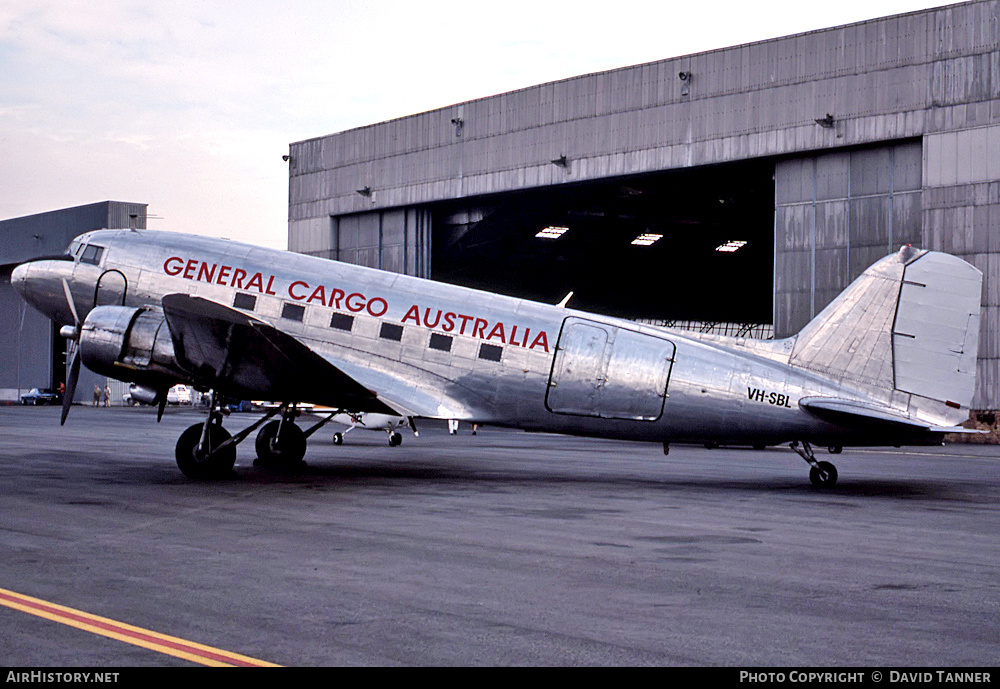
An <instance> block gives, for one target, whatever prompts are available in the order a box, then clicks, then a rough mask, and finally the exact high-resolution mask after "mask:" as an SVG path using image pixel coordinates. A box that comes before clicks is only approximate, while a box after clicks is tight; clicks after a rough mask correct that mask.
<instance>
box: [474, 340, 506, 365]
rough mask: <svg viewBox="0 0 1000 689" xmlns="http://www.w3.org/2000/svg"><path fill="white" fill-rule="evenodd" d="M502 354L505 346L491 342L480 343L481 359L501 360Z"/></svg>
mask: <svg viewBox="0 0 1000 689" xmlns="http://www.w3.org/2000/svg"><path fill="white" fill-rule="evenodd" d="M502 354H503V347H499V346H497V345H491V344H481V345H479V358H480V359H486V360H487V361H500V356H501V355H502Z"/></svg>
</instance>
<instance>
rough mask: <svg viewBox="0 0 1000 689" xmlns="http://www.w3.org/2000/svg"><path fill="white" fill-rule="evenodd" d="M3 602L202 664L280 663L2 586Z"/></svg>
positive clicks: (245, 665) (264, 665) (257, 664)
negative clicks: (119, 620) (226, 649)
mask: <svg viewBox="0 0 1000 689" xmlns="http://www.w3.org/2000/svg"><path fill="white" fill-rule="evenodd" d="M0 605H5V606H6V607H8V608H13V609H14V610H20V611H21V612H26V613H28V614H30V615H35V616H37V617H42V618H45V619H47V620H52V621H53V622H59V623H60V624H65V625H69V626H70V627H76V628H77V629H82V630H84V631H87V632H91V633H93V634H100V635H101V636H106V637H108V638H111V639H117V640H118V641H124V642H125V643H127V644H133V645H135V646H142V647H143V648H148V649H150V650H153V651H157V652H159V653H164V654H166V655H171V656H174V657H175V658H183V659H184V660H190V661H191V662H194V663H200V664H202V665H209V666H212V667H280V666H278V665H275V664H274V663H268V662H266V661H263V660H257V659H256V658H250V657H248V656H244V655H240V654H238V653H230V652H229V651H223V650H221V649H218V648H212V647H211V646H203V645H202V644H197V643H194V642H193V641H185V640H184V639H178V638H177V637H174V636H167V635H166V634H160V633H159V632H153V631H150V630H148V629H142V628H141V627H133V626H132V625H130V624H125V623H124V622H116V621H115V620H110V619H108V618H106V617H98V616H97V615H91V614H90V613H87V612H83V611H81V610H74V609H73V608H67V607H65V606H63V605H57V604H55V603H49V602H48V601H44V600H41V599H39V598H32V597H31V596H25V595H23V594H20V593H15V592H14V591H8V590H7V589H2V588H0Z"/></svg>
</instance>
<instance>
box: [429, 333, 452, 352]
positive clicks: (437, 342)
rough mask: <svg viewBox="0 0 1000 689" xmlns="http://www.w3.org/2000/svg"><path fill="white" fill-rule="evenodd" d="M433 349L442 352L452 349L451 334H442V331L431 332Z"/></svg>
mask: <svg viewBox="0 0 1000 689" xmlns="http://www.w3.org/2000/svg"><path fill="white" fill-rule="evenodd" d="M430 347H431V349H437V350H440V351H442V352H450V351H451V337H450V336H449V335H442V334H441V333H431V344H430Z"/></svg>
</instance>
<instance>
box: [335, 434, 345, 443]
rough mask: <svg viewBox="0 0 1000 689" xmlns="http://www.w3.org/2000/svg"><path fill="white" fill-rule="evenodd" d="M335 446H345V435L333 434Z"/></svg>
mask: <svg viewBox="0 0 1000 689" xmlns="http://www.w3.org/2000/svg"><path fill="white" fill-rule="evenodd" d="M333 444H334V445H343V444H344V434H343V433H334V434H333Z"/></svg>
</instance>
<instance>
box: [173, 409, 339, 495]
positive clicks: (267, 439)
mask: <svg viewBox="0 0 1000 689" xmlns="http://www.w3.org/2000/svg"><path fill="white" fill-rule="evenodd" d="M336 413H337V412H333V413H332V414H330V415H329V416H328V417H326V418H325V419H323V420H321V421H319V422H318V423H316V424H315V425H314V426H312V427H311V428H309V430H307V431H303V430H302V429H301V428H300V427H299V426H298V424H296V423H295V418H296V417H297V416H298V415H299V410H298V409H296V407H295V404H294V403H289V402H286V403H284V404H282V405H281V406H279V407H276V408H275V409H272V410H270V411H269V412H268V413H267V414H265V415H264V417H263V418H262V419H260V420H259V421H257V422H256V423H254V424H252V425H251V426H249V427H247V428H245V429H243V430H242V431H240V432H239V433H237V434H236V435H231V434H230V433H229V431H227V430H226V429H224V428H223V427H222V419H223V418H224V417H225V416H226V415H228V412H226V411H224V410H223V409H222V408H221V406H220V405H219V404H218V398H217V396H216V395H215V394H214V393H213V394H212V401H211V404H210V405H209V412H208V418H206V419H205V421H204V423H196V424H194V425H193V426H190V427H189V428H188V429H187V430H186V431H184V432H183V433H181V437H180V438H179V439H178V440H177V449H176V456H177V466H178V467H179V468H180V470H181V472H183V474H184V475H185V476H187V477H188V478H192V479H196V480H212V479H221V478H226V477H227V476H230V475H232V472H233V466H234V465H235V464H236V446H237V445H238V444H240V443H241V442H243V441H244V440H246V438H247V437H248V436H249V435H250V434H251V433H253V432H254V431H255V430H257V429H258V428H260V431H259V432H258V433H257V440H256V442H255V443H254V445H255V448H256V450H257V459H256V460H255V461H254V466H257V467H267V468H271V469H283V470H294V469H299V468H301V467H303V466H305V462H304V461H303V457H304V456H305V454H306V441H307V440H308V438H309V436H310V435H312V434H313V433H315V432H316V431H318V430H319V429H320V428H322V427H323V426H325V425H326V423H327V422H328V421H330V419H332V418H333V417H334V414H336ZM278 414H281V418H280V419H278V420H274V421H270V423H268V421H269V420H270V419H271V418H273V417H274V416H277V415H278ZM265 424H266V425H265ZM261 426H263V428H261Z"/></svg>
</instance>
